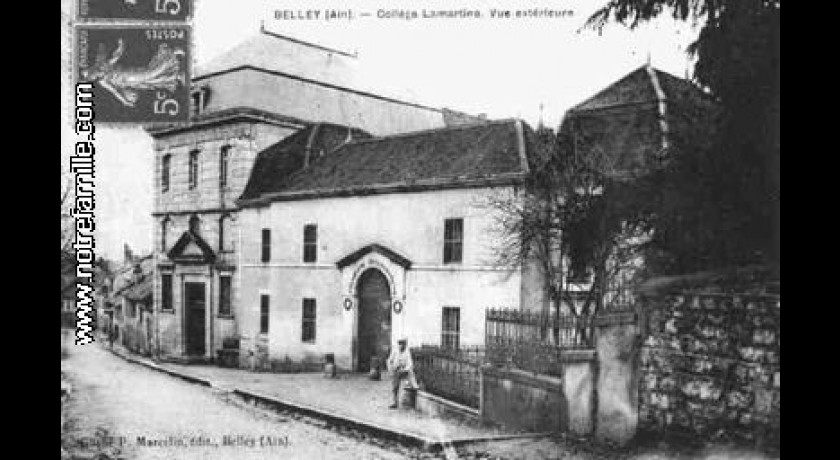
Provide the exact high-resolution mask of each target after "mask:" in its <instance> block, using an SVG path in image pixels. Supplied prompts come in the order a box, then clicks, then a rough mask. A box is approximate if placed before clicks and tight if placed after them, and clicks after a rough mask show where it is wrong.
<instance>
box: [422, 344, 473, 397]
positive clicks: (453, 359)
mask: <svg viewBox="0 0 840 460" xmlns="http://www.w3.org/2000/svg"><path fill="white" fill-rule="evenodd" d="M411 353H412V356H413V359H414V371H415V374H416V376H417V380H418V383H419V384H420V387H421V388H423V389H424V390H425V391H428V392H429V393H432V394H435V395H437V396H440V397H442V398H446V399H449V400H451V401H455V402H458V403H461V404H464V405H466V406H469V407H472V408H475V409H478V406H479V398H480V394H479V391H480V388H479V385H480V381H481V365H482V364H483V363H484V362H485V350H484V347H461V348H458V349H450V348H442V347H438V346H430V345H423V346H421V347H419V348H413V349H412V350H411Z"/></svg>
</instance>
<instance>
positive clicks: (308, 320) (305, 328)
mask: <svg viewBox="0 0 840 460" xmlns="http://www.w3.org/2000/svg"><path fill="white" fill-rule="evenodd" d="M300 339H301V340H302V341H303V342H306V343H315V299H303V324H302V327H301V337H300Z"/></svg>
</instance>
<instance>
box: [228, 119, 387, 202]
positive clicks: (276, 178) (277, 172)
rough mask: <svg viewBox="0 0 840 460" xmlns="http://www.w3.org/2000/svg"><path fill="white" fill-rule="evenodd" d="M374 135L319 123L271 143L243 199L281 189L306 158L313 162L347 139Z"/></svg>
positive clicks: (260, 158)
mask: <svg viewBox="0 0 840 460" xmlns="http://www.w3.org/2000/svg"><path fill="white" fill-rule="evenodd" d="M369 137H371V136H370V134H368V133H367V132H365V131H362V130H359V129H355V128H348V127H346V126H340V125H334V124H331V123H317V124H312V125H310V126H307V127H306V128H304V129H302V130H300V131H298V132H296V133H294V134H292V135H290V136H287V137H285V138H283V139H282V140H280V141H279V142H277V143H275V144H273V145H271V146H269V147H268V148H266V149H265V150H263V151H262V152H260V153H259V154H258V155H257V159H256V161H255V162H254V167H253V169H252V170H251V177H250V179H249V180H248V184H247V185H246V186H245V190H244V191H243V192H242V195H241V199H251V198H255V197H258V196H259V195H260V194H261V193H265V192H276V191H279V190H282V189H283V188H284V187H285V186H286V184H287V183H288V179H289V177H290V176H291V175H292V174H294V173H295V172H297V171H299V170H301V169H303V167H304V163H305V162H306V161H307V159H306V156H307V150H308V151H309V156H310V158H309V161H310V162H314V161H315V160H316V159H317V158H318V157H320V156H322V155H325V154H327V153H329V152H331V151H332V150H334V149H335V148H337V147H338V146H339V145H341V143H343V142H345V141H346V140H348V139H360V138H369Z"/></svg>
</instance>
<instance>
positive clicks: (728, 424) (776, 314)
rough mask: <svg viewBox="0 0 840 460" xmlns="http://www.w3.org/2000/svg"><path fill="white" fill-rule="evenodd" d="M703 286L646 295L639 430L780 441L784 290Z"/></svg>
mask: <svg viewBox="0 0 840 460" xmlns="http://www.w3.org/2000/svg"><path fill="white" fill-rule="evenodd" d="M744 292H745V291H744V290H741V291H738V290H735V291H733V290H732V289H721V288H719V287H717V286H716V285H715V284H714V283H711V284H710V283H706V284H705V285H704V286H703V287H699V288H698V287H693V288H680V289H676V290H675V289H666V290H664V291H663V290H661V289H660V290H659V291H657V292H654V293H648V294H646V295H644V296H642V298H641V302H642V307H643V311H644V313H645V320H644V322H643V327H644V328H645V333H644V341H643V343H642V347H641V356H640V358H641V363H640V364H641V369H640V371H641V383H640V388H639V396H640V399H639V402H640V408H639V410H640V413H639V415H640V417H639V418H640V420H639V421H640V425H641V426H640V428H642V429H644V430H646V431H654V432H657V433H660V434H662V433H665V434H682V435H689V436H692V437H697V438H701V439H706V440H731V441H736V442H737V441H741V442H748V443H753V442H755V443H757V444H764V443H765V442H767V441H769V442H771V443H774V442H775V443H778V442H779V436H780V425H779V423H780V370H781V364H780V358H781V354H780V353H781V348H780V331H781V310H780V294H769V293H766V292H765V293H744Z"/></svg>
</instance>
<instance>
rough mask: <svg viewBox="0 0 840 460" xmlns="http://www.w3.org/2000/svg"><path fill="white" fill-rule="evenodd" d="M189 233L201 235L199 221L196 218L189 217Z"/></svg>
mask: <svg viewBox="0 0 840 460" xmlns="http://www.w3.org/2000/svg"><path fill="white" fill-rule="evenodd" d="M190 233H192V234H193V235H201V219H199V218H198V216H192V217H190Z"/></svg>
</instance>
